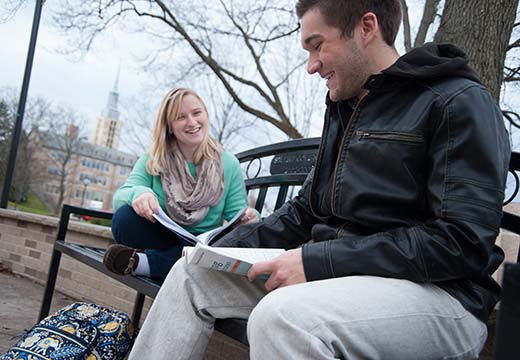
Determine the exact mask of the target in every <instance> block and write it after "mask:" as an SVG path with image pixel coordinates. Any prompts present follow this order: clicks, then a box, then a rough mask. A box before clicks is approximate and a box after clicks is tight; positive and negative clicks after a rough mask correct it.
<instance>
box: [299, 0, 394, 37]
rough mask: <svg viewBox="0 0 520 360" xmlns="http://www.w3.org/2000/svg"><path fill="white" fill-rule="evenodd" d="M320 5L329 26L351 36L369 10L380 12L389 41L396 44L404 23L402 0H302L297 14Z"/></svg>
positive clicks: (381, 26) (383, 31) (384, 33)
mask: <svg viewBox="0 0 520 360" xmlns="http://www.w3.org/2000/svg"><path fill="white" fill-rule="evenodd" d="M314 7H316V8H318V9H319V10H320V13H321V14H322V15H323V18H324V19H325V22H326V23H327V25H329V26H334V27H336V28H338V29H340V30H341V33H342V34H343V36H345V37H351V36H352V32H353V31H354V28H355V27H356V25H357V24H358V22H359V21H360V19H361V17H362V16H363V15H364V14H366V13H367V12H372V13H374V14H375V15H376V16H377V20H378V22H379V26H380V28H381V34H382V35H383V39H384V40H385V42H386V43H387V44H388V45H390V46H392V45H394V42H395V37H396V36H397V32H398V31H399V25H400V24H401V16H402V13H401V3H400V0H298V2H297V4H296V14H297V15H298V17H299V18H300V19H301V18H302V16H303V15H304V14H305V13H306V12H307V11H309V10H310V9H312V8H314Z"/></svg>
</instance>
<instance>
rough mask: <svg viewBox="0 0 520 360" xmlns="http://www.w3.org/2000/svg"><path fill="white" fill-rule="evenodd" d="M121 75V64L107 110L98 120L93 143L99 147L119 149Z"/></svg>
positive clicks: (110, 93)
mask: <svg viewBox="0 0 520 360" xmlns="http://www.w3.org/2000/svg"><path fill="white" fill-rule="evenodd" d="M120 73H121V62H120V63H119V67H118V69H117V75H116V80H115V82H114V88H113V89H112V91H110V92H109V94H108V101H107V106H106V108H105V110H104V111H103V112H102V114H101V116H99V117H98V118H97V124H96V129H95V130H94V136H93V139H92V142H93V143H94V144H96V145H99V146H104V147H107V148H110V149H117V146H118V144H119V135H120V134H121V125H122V124H121V121H119V108H118V101H119V75H120Z"/></svg>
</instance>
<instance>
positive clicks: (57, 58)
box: [0, 0, 145, 130]
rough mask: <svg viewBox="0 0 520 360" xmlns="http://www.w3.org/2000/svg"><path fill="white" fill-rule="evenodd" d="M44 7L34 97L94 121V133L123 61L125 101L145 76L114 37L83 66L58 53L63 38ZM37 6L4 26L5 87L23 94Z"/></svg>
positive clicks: (0, 56) (0, 57)
mask: <svg viewBox="0 0 520 360" xmlns="http://www.w3.org/2000/svg"><path fill="white" fill-rule="evenodd" d="M52 1H53V0H48V1H47V2H46V3H45V5H44V6H43V13H42V18H41V22H40V29H39V32H38V39H37V44H36V52H35V57H34V62H33V67H32V73H31V82H30V87H29V96H30V97H35V96H42V97H44V98H46V99H47V100H50V101H52V102H54V103H56V104H60V105H64V106H71V107H73V108H74V109H76V110H78V111H79V112H81V113H82V114H84V116H85V117H86V119H88V120H89V124H88V128H89V129H90V130H92V128H93V127H94V125H95V118H96V117H97V116H98V115H99V114H100V113H101V112H102V111H103V110H104V108H105V106H106V102H107V98H108V93H109V91H110V90H111V89H112V88H113V86H114V82H115V79H116V74H117V69H118V67H119V63H120V62H121V76H120V80H119V90H120V93H122V95H123V96H131V95H135V94H138V92H139V89H140V88H141V84H142V83H143V82H144V79H145V78H144V76H143V74H142V72H141V71H140V70H139V69H138V67H137V66H136V65H135V64H133V63H132V62H131V60H132V51H131V50H128V48H126V47H125V44H124V42H123V41H121V40H119V41H116V40H115V39H114V37H113V36H112V35H111V34H107V35H106V36H104V37H103V41H102V42H100V43H98V44H96V46H95V48H94V50H93V51H92V52H91V53H89V54H87V55H86V56H85V57H84V58H83V59H81V60H80V61H75V60H73V59H72V58H71V57H70V56H65V55H63V54H60V53H59V52H58V50H57V49H58V48H59V47H60V45H61V44H63V39H62V38H61V37H60V35H59V34H58V33H57V31H56V30H55V29H54V28H53V27H52V26H51V19H49V18H50V13H49V11H48V10H49V9H48V7H49V6H50V5H51V3H52ZM33 15H34V1H29V2H28V4H26V5H25V6H24V7H23V8H22V9H21V10H19V11H18V13H16V15H15V16H14V17H12V18H11V19H9V21H7V22H3V23H0V42H1V43H2V50H1V51H0V69H2V70H1V74H2V75H1V76H0V86H9V87H14V88H17V89H18V90H20V88H21V85H22V82H23V73H24V69H25V62H26V57H27V51H28V46H29V39H30V35H31V27H32V17H33Z"/></svg>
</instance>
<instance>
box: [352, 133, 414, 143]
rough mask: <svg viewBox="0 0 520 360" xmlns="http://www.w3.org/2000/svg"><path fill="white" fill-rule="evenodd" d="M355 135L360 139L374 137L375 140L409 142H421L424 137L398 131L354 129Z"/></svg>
mask: <svg viewBox="0 0 520 360" xmlns="http://www.w3.org/2000/svg"><path fill="white" fill-rule="evenodd" d="M356 135H357V136H359V139H360V140H366V139H375V140H395V141H404V142H410V143H416V144H421V143H423V142H424V139H423V138H422V136H420V135H416V134H409V133H399V132H385V131H363V130H359V131H356Z"/></svg>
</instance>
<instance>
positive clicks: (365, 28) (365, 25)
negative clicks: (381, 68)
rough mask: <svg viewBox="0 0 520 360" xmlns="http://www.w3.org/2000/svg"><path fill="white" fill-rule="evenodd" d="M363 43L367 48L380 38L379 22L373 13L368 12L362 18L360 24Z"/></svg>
mask: <svg viewBox="0 0 520 360" xmlns="http://www.w3.org/2000/svg"><path fill="white" fill-rule="evenodd" d="M358 27H359V29H358V30H359V32H360V35H361V41H362V42H363V44H364V45H365V46H366V45H368V44H370V43H371V42H372V41H374V39H376V38H377V37H378V36H380V29H379V22H378V21H377V16H376V14H374V13H373V12H367V13H366V14H365V15H363V16H362V17H361V20H360V21H359V24H358Z"/></svg>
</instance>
